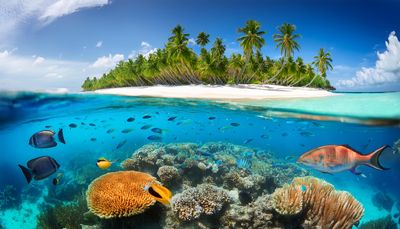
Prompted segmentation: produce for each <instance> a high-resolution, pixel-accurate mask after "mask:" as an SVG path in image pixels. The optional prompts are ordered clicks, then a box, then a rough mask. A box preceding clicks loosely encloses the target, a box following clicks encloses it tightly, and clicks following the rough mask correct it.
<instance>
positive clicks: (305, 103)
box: [0, 92, 400, 228]
mask: <svg viewBox="0 0 400 229" xmlns="http://www.w3.org/2000/svg"><path fill="white" fill-rule="evenodd" d="M399 101H400V93H398V92H397V93H374V94H368V93H362V94H344V95H338V96H334V97H328V98H321V99H284V100H269V101H268V100H263V101H255V102H243V101H240V102H238V101H235V102H226V101H225V102H221V101H207V100H184V99H161V98H143V97H124V96H107V95H91V94H76V95H74V94H65V95H57V94H40V93H3V94H1V96H0V142H1V148H0V152H1V155H2V159H1V161H0V228H2V227H3V228H37V217H38V216H39V215H40V213H41V212H43V209H44V208H46V206H48V205H55V204H59V203H62V202H68V200H72V199H73V197H74V196H76V195H78V194H79V193H81V192H82V190H81V188H82V187H83V186H82V187H79V188H77V186H76V185H74V184H75V183H77V182H80V184H85V185H86V183H87V182H90V180H89V181H84V182H82V181H81V180H79V179H81V178H80V177H79V176H78V175H79V172H78V171H80V172H82V171H86V170H79V169H84V168H86V167H87V168H93V169H94V170H95V172H94V173H93V174H94V175H93V177H91V178H92V179H95V178H96V176H99V175H101V174H105V173H107V172H109V171H117V170H121V167H120V166H119V163H120V162H122V161H123V160H125V159H126V158H128V157H130V156H131V154H132V153H133V152H134V151H135V150H136V149H138V148H140V147H142V146H144V145H146V144H149V143H152V142H160V143H165V144H167V143H187V142H191V143H196V144H206V143H209V142H223V143H232V144H235V145H242V146H245V147H249V148H254V149H260V150H264V151H268V152H270V153H271V154H273V155H274V156H275V157H276V158H277V159H278V160H280V162H279V163H278V164H277V165H276V166H284V165H285V164H287V165H293V166H296V167H299V168H301V169H305V170H307V171H308V172H309V173H310V174H311V175H313V176H315V177H318V178H322V179H324V180H326V181H328V182H330V183H331V184H333V185H334V186H335V188H336V189H338V190H344V191H348V192H350V193H351V194H352V195H353V196H354V197H355V198H356V199H357V200H359V201H360V202H361V203H362V204H363V206H364V208H365V214H364V217H363V218H362V220H361V223H362V222H366V221H369V220H372V219H377V218H380V217H384V216H387V215H393V211H396V209H395V208H396V202H398V201H400V176H399V174H400V152H398V151H396V144H395V142H396V141H398V140H399V139H400V126H399V124H400V102H399ZM154 128H156V129H154ZM46 129H48V130H53V131H55V132H57V131H58V130H59V129H63V132H64V138H65V142H66V144H62V143H59V142H58V144H57V146H56V147H53V148H47V149H38V148H34V147H32V146H31V145H29V144H28V143H29V139H30V137H31V136H32V135H33V134H34V133H36V132H38V131H41V130H46ZM329 144H337V145H340V144H348V145H350V146H351V147H352V148H354V149H357V150H358V151H360V152H362V153H364V154H367V153H370V152H373V151H374V150H376V149H378V148H379V147H381V146H383V145H389V146H391V148H387V149H386V150H385V151H384V152H383V154H382V156H381V163H382V165H383V166H384V167H388V168H390V170H387V171H378V170H375V169H373V168H370V167H367V166H360V167H359V168H358V171H360V172H362V173H363V174H364V175H363V176H356V175H354V174H352V173H350V172H341V173H337V174H334V175H331V174H323V173H321V172H318V171H316V170H313V169H312V168H309V167H304V166H302V165H299V164H296V159H297V158H298V157H299V156H300V155H301V154H303V153H305V152H307V151H309V150H311V149H313V148H315V147H319V146H323V145H329ZM398 144H400V143H398ZM397 147H399V146H397ZM40 156H50V157H52V158H54V159H55V160H57V162H58V163H59V164H60V168H59V170H58V171H57V173H55V174H53V175H52V176H50V177H49V178H46V179H43V180H40V181H32V182H31V183H30V184H27V181H26V179H25V177H24V175H23V173H22V172H21V170H20V168H19V167H18V164H21V165H26V162H27V161H29V160H30V159H33V158H36V157H40ZM100 157H105V158H107V159H109V160H110V161H115V163H114V164H113V165H112V166H111V167H110V168H109V169H108V170H100V169H99V168H97V167H96V166H95V165H96V161H97V160H98V158H100ZM239 162H240V163H242V164H243V166H245V162H243V161H239ZM239 162H238V163H239ZM242 164H241V165H242ZM59 173H61V174H62V179H61V181H60V183H59V184H57V185H54V184H53V179H54V178H55V177H56V176H57V174H59ZM78 180H79V181H78ZM85 187H87V186H85ZM54 193H55V194H54ZM379 195H380V196H382V195H384V196H389V198H390V199H391V201H392V202H393V204H392V205H391V206H393V207H392V209H384V208H383V207H382V204H380V203H377V201H376V199H377V196H379ZM397 211H398V210H397Z"/></svg>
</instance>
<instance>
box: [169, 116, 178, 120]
mask: <svg viewBox="0 0 400 229" xmlns="http://www.w3.org/2000/svg"><path fill="white" fill-rule="evenodd" d="M176 118H177V116H172V117H169V118H168V121H174V120H175V119H176Z"/></svg>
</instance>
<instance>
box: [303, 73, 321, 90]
mask: <svg viewBox="0 0 400 229" xmlns="http://www.w3.org/2000/svg"><path fill="white" fill-rule="evenodd" d="M318 76H319V75H317V74H315V75H314V77H313V78H312V80H311V81H310V82H309V83H308V84H307V85H306V86H305V87H308V86H310V85H311V84H312V83H313V82H314V80H315V79H316V78H317V77H318Z"/></svg>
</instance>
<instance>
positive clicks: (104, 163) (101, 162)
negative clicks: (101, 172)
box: [96, 157, 113, 169]
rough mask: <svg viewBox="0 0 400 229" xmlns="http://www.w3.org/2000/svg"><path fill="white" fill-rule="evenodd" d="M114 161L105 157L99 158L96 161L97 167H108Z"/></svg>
mask: <svg viewBox="0 0 400 229" xmlns="http://www.w3.org/2000/svg"><path fill="white" fill-rule="evenodd" d="M112 163H113V161H109V160H107V159H105V158H104V157H101V158H99V159H98V160H97V162H96V164H97V167H99V168H100V169H108V168H109V167H110V166H111V165H112Z"/></svg>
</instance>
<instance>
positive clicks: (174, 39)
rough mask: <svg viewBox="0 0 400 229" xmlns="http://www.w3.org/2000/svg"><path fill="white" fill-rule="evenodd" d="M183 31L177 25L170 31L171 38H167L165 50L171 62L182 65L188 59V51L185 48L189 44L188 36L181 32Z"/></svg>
mask: <svg viewBox="0 0 400 229" xmlns="http://www.w3.org/2000/svg"><path fill="white" fill-rule="evenodd" d="M183 31H184V29H183V27H182V26H181V25H177V26H176V27H175V28H173V29H172V36H171V37H169V38H168V43H167V50H168V51H169V57H170V58H172V59H173V60H177V61H180V62H181V63H182V64H184V62H185V61H188V59H189V57H190V54H191V52H190V49H189V48H188V47H187V44H188V42H189V38H188V37H189V34H188V33H184V32H183Z"/></svg>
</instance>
